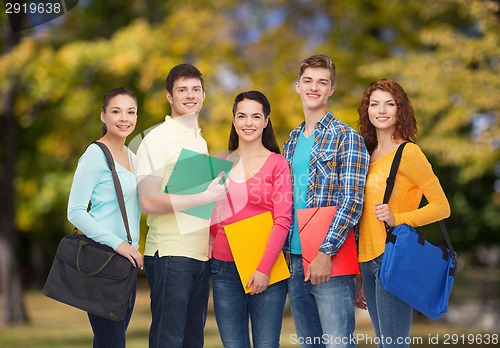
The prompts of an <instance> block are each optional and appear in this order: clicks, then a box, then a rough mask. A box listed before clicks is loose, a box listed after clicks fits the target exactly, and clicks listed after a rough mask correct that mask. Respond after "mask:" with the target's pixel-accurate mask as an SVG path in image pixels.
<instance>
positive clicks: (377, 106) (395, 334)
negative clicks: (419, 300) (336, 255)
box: [356, 79, 450, 347]
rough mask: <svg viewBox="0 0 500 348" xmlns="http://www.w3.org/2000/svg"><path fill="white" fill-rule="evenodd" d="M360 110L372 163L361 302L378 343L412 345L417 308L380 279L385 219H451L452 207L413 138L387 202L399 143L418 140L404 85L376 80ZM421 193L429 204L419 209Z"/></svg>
mask: <svg viewBox="0 0 500 348" xmlns="http://www.w3.org/2000/svg"><path fill="white" fill-rule="evenodd" d="M358 113H359V121H358V124H359V127H360V131H361V135H362V136H363V138H364V139H365V143H366V147H367V149H368V152H369V153H370V167H369V170H368V177H367V180H366V187H365V200H364V205H363V213H362V216H361V220H360V222H359V256H358V258H359V262H360V264H361V275H362V285H361V279H358V282H357V285H358V286H357V296H356V300H357V306H358V307H360V308H363V307H364V308H366V307H368V312H369V314H370V318H371V321H372V324H373V328H374V330H375V334H376V335H377V337H378V339H379V342H380V344H379V347H408V346H409V344H408V343H409V336H410V327H411V315H412V308H411V307H410V306H409V305H407V304H406V303H404V302H402V301H401V300H399V299H398V298H396V297H395V296H393V295H392V294H390V293H389V292H387V291H386V290H385V289H384V287H383V286H382V284H381V282H380V279H379V272H380V267H381V265H382V258H383V256H384V248H385V238H386V231H385V227H384V222H386V223H387V224H388V225H389V226H390V227H394V226H397V225H400V224H408V225H410V226H413V227H418V226H422V225H426V224H429V223H432V222H435V221H438V220H442V219H444V218H447V217H448V216H449V215H450V206H449V204H448V200H447V199H446V196H445V194H444V192H443V189H442V187H441V185H440V183H439V180H438V178H437V177H436V175H435V174H434V172H433V171H432V167H431V165H430V163H429V161H428V160H427V158H426V157H425V155H424V154H423V152H422V150H420V148H419V147H418V146H417V145H416V144H414V143H409V144H407V145H406V147H405V149H404V151H403V156H402V158H401V163H400V165H399V169H398V172H397V175H396V181H395V185H394V190H393V192H392V195H391V198H390V200H389V204H382V200H383V197H384V191H385V187H386V179H387V177H388V176H389V171H390V167H391V164H392V160H393V159H394V155H395V154H396V150H397V148H398V146H399V144H401V143H403V142H406V141H410V142H411V141H414V140H415V138H416V136H417V122H416V120H415V115H414V113H413V106H412V103H411V101H410V100H409V99H408V97H407V95H406V93H405V91H404V90H403V88H402V87H401V86H400V85H399V84H397V83H396V82H394V81H392V80H388V79H382V80H379V81H377V82H375V83H373V84H371V85H370V86H369V87H368V89H367V90H366V91H365V93H364V95H363V99H362V102H361V106H360V107H359V109H358ZM422 195H424V196H425V198H426V199H427V201H428V202H429V203H428V204H427V205H425V206H423V207H421V208H419V205H420V201H421V199H422ZM363 293H364V295H363ZM365 301H366V302H365ZM365 303H366V306H365Z"/></svg>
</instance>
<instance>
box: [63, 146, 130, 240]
mask: <svg viewBox="0 0 500 348" xmlns="http://www.w3.org/2000/svg"><path fill="white" fill-rule="evenodd" d="M109 170H110V169H109V167H108V163H107V161H106V158H105V156H104V153H103V152H102V150H101V149H100V148H99V147H98V146H97V145H90V146H89V147H88V148H87V150H86V151H85V153H84V154H83V155H82V157H81V158H80V160H79V161H78V166H77V168H76V171H75V175H74V178H73V184H72V185H71V191H70V195H69V201H68V220H69V221H70V222H71V223H72V224H73V225H74V226H75V227H76V228H78V229H79V230H80V231H82V232H83V233H84V234H85V235H86V236H87V237H89V238H91V239H93V240H95V241H96V242H99V243H101V244H105V245H108V246H110V247H111V248H113V249H114V250H116V248H117V247H118V245H120V243H122V240H121V239H120V237H118V236H117V235H116V234H114V233H113V232H111V231H110V230H109V229H108V228H107V226H104V225H103V224H101V223H99V222H97V221H96V220H95V219H94V218H93V217H92V216H91V214H90V213H89V212H87V207H88V203H89V200H90V199H91V197H92V194H93V193H94V192H95V189H96V187H97V186H98V185H99V184H101V180H102V177H103V176H104V175H105V174H106V173H107V172H109ZM109 175H110V176H111V174H109Z"/></svg>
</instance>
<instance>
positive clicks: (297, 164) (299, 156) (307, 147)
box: [291, 130, 316, 255]
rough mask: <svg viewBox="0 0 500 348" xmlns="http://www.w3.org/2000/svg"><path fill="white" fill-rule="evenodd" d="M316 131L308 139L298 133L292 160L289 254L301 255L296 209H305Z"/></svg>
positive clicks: (301, 133) (302, 133)
mask: <svg viewBox="0 0 500 348" xmlns="http://www.w3.org/2000/svg"><path fill="white" fill-rule="evenodd" d="M315 133H316V131H315V132H314V133H313V134H311V135H310V136H309V137H306V136H305V135H304V130H302V131H301V132H300V135H299V139H298V140H297V145H296V146H295V151H294V153H293V160H292V173H293V204H294V207H295V209H294V211H295V212H294V219H293V232H292V242H291V253H292V254H298V255H300V254H302V249H301V247H300V238H299V225H298V222H297V209H304V208H306V200H307V187H308V183H309V163H310V162H311V150H312V147H313V145H314V137H315Z"/></svg>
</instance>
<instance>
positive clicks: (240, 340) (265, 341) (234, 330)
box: [212, 259, 286, 348]
mask: <svg viewBox="0 0 500 348" xmlns="http://www.w3.org/2000/svg"><path fill="white" fill-rule="evenodd" d="M212 286H213V293H214V311H215V319H216V321H217V326H218V327H219V333H220V336H221V340H222V343H223V344H224V347H226V348H250V334H249V326H248V322H249V319H250V321H251V323H252V324H251V326H252V341H253V347H255V348H275V347H279V345H280V334H281V324H282V322H283V313H284V311H285V301H286V282H285V281H281V282H278V283H274V284H272V285H270V286H269V287H268V288H267V289H266V291H264V292H262V293H260V294H258V295H250V294H245V290H244V289H243V285H242V284H241V280H240V277H239V275H238V270H237V269H236V265H235V263H234V262H225V261H220V260H216V259H213V260H212Z"/></svg>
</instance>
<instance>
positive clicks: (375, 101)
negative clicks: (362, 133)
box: [368, 89, 398, 133]
mask: <svg viewBox="0 0 500 348" xmlns="http://www.w3.org/2000/svg"><path fill="white" fill-rule="evenodd" d="M397 113H398V106H397V104H396V101H395V100H394V97H393V96H392V94H391V93H389V92H385V91H381V90H379V89H377V90H375V91H373V93H372V94H371V96H370V103H369V104H368V117H369V119H370V123H371V124H372V125H373V126H374V127H375V128H376V129H377V130H386V131H390V132H392V133H394V131H395V129H396V121H397Z"/></svg>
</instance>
